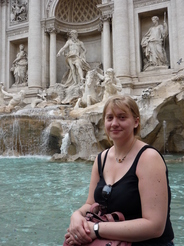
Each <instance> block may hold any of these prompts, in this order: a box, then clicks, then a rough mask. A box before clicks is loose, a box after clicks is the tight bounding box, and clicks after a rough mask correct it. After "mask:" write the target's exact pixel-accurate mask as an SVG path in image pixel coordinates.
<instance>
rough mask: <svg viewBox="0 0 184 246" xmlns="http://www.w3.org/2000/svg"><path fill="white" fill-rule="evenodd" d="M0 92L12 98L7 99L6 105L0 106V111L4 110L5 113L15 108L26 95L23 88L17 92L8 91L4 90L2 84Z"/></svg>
mask: <svg viewBox="0 0 184 246" xmlns="http://www.w3.org/2000/svg"><path fill="white" fill-rule="evenodd" d="M1 92H2V94H3V95H5V96H7V97H11V98H12V99H11V100H10V101H9V103H8V106H5V107H3V108H0V112H6V113H10V112H12V110H13V109H15V107H16V106H18V105H20V104H21V103H22V102H23V100H24V98H25V96H26V92H25V91H24V90H20V91H19V92H17V93H9V92H7V91H5V90H4V86H2V87H1Z"/></svg>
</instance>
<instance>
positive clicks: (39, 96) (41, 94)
mask: <svg viewBox="0 0 184 246" xmlns="http://www.w3.org/2000/svg"><path fill="white" fill-rule="evenodd" d="M46 96H47V93H46V90H39V91H38V94H37V98H36V99H34V100H33V101H32V103H31V107H32V108H35V107H36V105H37V104H39V103H41V102H46Z"/></svg>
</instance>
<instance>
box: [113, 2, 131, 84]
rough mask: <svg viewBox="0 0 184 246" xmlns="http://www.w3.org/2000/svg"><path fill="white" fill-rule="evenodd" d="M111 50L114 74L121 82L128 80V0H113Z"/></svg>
mask: <svg viewBox="0 0 184 246" xmlns="http://www.w3.org/2000/svg"><path fill="white" fill-rule="evenodd" d="M113 29H114V30H113V51H114V69H115V72H116V76H117V77H119V78H120V80H121V81H122V82H123V81H124V82H129V81H131V80H130V74H129V73H130V70H129V66H130V61H129V59H130V58H129V52H130V51H129V49H130V47H129V23H128V1H127V0H114V16H113Z"/></svg>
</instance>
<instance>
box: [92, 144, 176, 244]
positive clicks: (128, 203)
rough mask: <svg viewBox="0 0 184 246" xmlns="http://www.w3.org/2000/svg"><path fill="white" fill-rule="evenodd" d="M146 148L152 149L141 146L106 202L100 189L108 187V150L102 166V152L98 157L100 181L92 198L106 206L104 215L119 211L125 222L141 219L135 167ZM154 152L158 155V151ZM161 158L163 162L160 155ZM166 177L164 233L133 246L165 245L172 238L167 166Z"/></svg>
mask: <svg viewBox="0 0 184 246" xmlns="http://www.w3.org/2000/svg"><path fill="white" fill-rule="evenodd" d="M147 148H153V147H152V146H150V145H145V146H143V148H142V149H141V150H140V151H139V152H138V154H137V156H136V158H135V160H134V162H133V164H132V166H131V167H130V169H129V170H128V171H127V173H126V174H125V175H124V176H123V177H122V178H121V179H120V180H118V181H117V182H116V183H114V184H113V185H112V190H111V194H110V197H108V199H107V200H105V198H103V196H102V189H103V187H104V186H105V185H108V184H106V182H105V180H104V177H103V170H104V168H105V162H106V158H107V154H108V151H109V150H107V151H106V154H105V157H104V161H103V165H102V163H101V154H102V152H101V153H100V154H99V155H98V172H99V175H100V180H99V182H98V184H97V187H96V189H95V192H94V198H95V201H96V202H98V203H99V204H102V205H103V206H106V213H112V212H115V211H119V212H121V213H123V214H124V216H125V219H126V220H131V219H137V218H141V217H142V212H141V201H140V195H139V190H138V177H137V176H136V167H137V164H138V161H139V158H140V156H141V154H142V152H143V151H145V150H146V149H147ZM153 149H154V148H153ZM155 150H156V149H155ZM156 151H157V152H158V153H159V154H160V152H159V151H158V150H156ZM160 155H161V154H160ZM161 157H162V159H163V160H164V158H163V156H162V155H161ZM164 163H165V161H164ZM166 176H167V185H168V215H167V221H166V227H165V230H164V233H163V234H162V236H161V237H159V238H154V239H150V240H146V241H144V242H139V243H133V245H140V243H142V244H141V245H144V243H145V244H148V245H152V244H153V243H154V244H157V243H167V242H170V241H171V240H172V239H173V238H174V233H173V229H172V225H171V222H170V202H171V191H170V186H169V181H168V169H167V166H166Z"/></svg>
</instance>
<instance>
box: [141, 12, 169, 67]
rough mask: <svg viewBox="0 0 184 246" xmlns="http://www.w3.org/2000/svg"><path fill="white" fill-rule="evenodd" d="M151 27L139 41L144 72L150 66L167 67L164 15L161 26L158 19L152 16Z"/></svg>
mask: <svg viewBox="0 0 184 246" xmlns="http://www.w3.org/2000/svg"><path fill="white" fill-rule="evenodd" d="M151 19H152V22H153V26H152V27H151V28H150V29H149V30H148V32H147V33H146V34H145V35H144V37H143V38H142V41H141V46H142V50H143V55H144V58H143V63H144V68H143V70H146V69H147V68H148V67H150V66H166V65H168V61H167V56H166V51H165V47H164V46H165V39H166V37H167V35H168V28H167V23H166V20H165V15H164V22H163V25H161V24H160V25H159V17H158V16H153V17H152V18H151Z"/></svg>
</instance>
